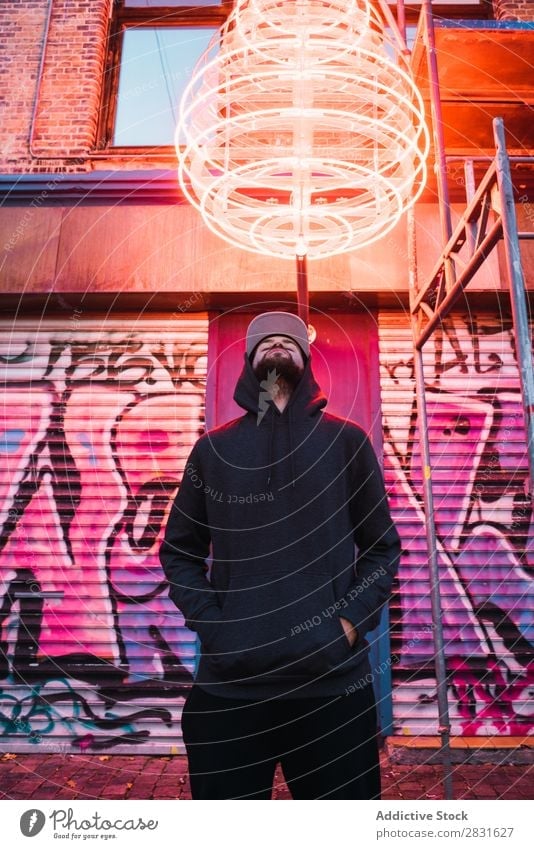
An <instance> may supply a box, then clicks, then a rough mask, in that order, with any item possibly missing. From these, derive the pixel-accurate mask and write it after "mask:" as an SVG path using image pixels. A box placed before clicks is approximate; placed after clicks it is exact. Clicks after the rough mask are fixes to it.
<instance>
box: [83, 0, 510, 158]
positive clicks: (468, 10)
mask: <svg viewBox="0 0 534 849" xmlns="http://www.w3.org/2000/svg"><path fill="white" fill-rule="evenodd" d="M124 3H125V0H114V2H113V9H112V14H111V18H110V26H109V34H108V50H107V57H106V66H105V72H104V81H103V87H102V100H101V108H100V114H99V121H98V128H97V141H96V145H95V152H96V153H101V152H104V153H109V154H112V153H113V154H116V155H124V156H128V155H130V156H131V155H133V154H135V153H139V154H141V155H142V154H145V155H150V154H152V155H157V156H159V157H160V158H161V157H162V156H163V157H164V156H165V155H168V154H170V153H171V152H172V151H174V146H173V145H172V144H169V145H156V146H155V145H142V144H139V145H115V144H113V136H114V132H115V120H116V115H117V104H118V91H119V75H120V70H121V55H122V47H123V41H124V33H125V31H126V30H127V29H130V28H138V27H139V28H147V29H155V28H162V29H165V28H170V27H217V28H218V27H220V26H222V24H223V23H224V22H225V20H226V19H227V17H228V16H229V14H230V12H231V11H232V9H233V7H234V0H222V2H221V4H220V5H219V6H169V5H167V4H165V3H161V4H160V5H158V6H147V7H146V8H143V7H140V6H132V7H126V6H125V5H124ZM388 5H389V7H390V9H391V11H392V12H393V14H394V16H395V17H396V15H395V12H396V2H395V0H389V2H388ZM432 8H433V15H434V17H435V18H447V19H455V18H459V19H464V20H486V19H488V18H490V19H491V18H492V17H493V6H492V0H478V3H472V4H471V3H470V4H468V5H463V4H458V3H457V4H455V3H446V2H445V3H443V4H441V3H439V4H437V3H436V4H433V5H432ZM421 9H422V5H421V0H419V2H418V3H417V4H413V3H412V4H411V3H410V0H406V2H405V17H406V23H407V24H412V25H413V24H416V23H417V22H418V20H419V17H420V14H421ZM154 151H156V152H154Z"/></svg>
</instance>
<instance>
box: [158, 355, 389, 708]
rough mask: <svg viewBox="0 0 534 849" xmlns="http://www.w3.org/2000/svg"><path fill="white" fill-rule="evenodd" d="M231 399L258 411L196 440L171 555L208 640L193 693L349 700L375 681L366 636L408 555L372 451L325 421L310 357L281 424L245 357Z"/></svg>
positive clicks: (172, 572)
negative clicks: (349, 633)
mask: <svg viewBox="0 0 534 849" xmlns="http://www.w3.org/2000/svg"><path fill="white" fill-rule="evenodd" d="M234 398H235V400H236V402H237V403H238V404H239V405H240V406H241V407H243V408H244V409H245V410H246V411H247V412H246V414H245V415H244V416H241V417H240V418H237V419H235V420H233V421H231V422H229V423H228V424H225V425H223V426H222V427H218V428H215V429H214V430H211V431H209V432H207V433H205V434H204V435H203V436H201V437H200V439H199V440H198V441H197V443H196V445H195V446H194V448H193V450H192V452H191V454H190V456H189V459H188V461H187V464H186V468H185V471H184V475H183V479H182V482H181V485H180V488H179V491H178V494H177V496H176V499H175V501H174V504H173V507H172V509H171V513H170V516H169V521H168V524H167V529H166V533H165V540H164V542H163V544H162V546H161V551H160V558H161V563H162V565H163V568H164V571H165V574H166V576H167V579H168V581H169V584H170V590H169V595H170V597H171V599H172V600H173V601H174V603H175V604H176V606H177V607H178V608H179V609H180V610H181V611H182V613H183V615H184V618H185V623H186V625H187V626H188V627H189V628H191V629H193V630H195V631H197V633H198V635H199V637H200V642H201V657H200V663H199V667H198V671H197V676H196V682H197V684H198V685H199V686H201V687H202V688H204V689H205V690H208V691H209V692H211V693H214V694H216V695H220V696H229V697H242V698H269V697H281V698H297V697H303V696H331V695H336V694H343V693H344V692H346V691H349V692H350V691H351V689H352V688H357V687H359V686H360V687H361V686H363V683H364V682H365V681H369V680H370V679H369V677H368V676H369V673H370V666H369V660H368V653H369V645H368V643H367V641H366V640H365V634H366V633H367V632H368V631H370V630H373V629H374V628H376V626H377V625H378V622H379V619H380V613H381V609H382V607H383V605H384V604H385V603H386V602H387V600H388V598H389V595H390V591H391V585H392V581H393V578H394V576H395V573H396V570H397V568H398V561H399V554H400V542H399V537H398V534H397V531H396V530H395V527H394V525H393V523H392V519H391V516H390V513H389V509H388V504H387V500H386V495H385V491H384V484H383V480H382V474H381V471H380V468H379V466H378V463H377V460H376V456H375V453H374V451H373V448H372V446H371V444H370V442H369V440H368V438H367V437H366V435H365V433H364V432H363V431H362V430H361V428H360V427H358V425H356V424H354V423H353V422H351V421H346V420H343V419H341V418H338V417H337V416H333V415H330V414H328V413H324V412H323V407H324V406H325V405H326V403H327V401H326V398H325V396H324V395H323V394H322V392H321V390H320V388H319V386H318V385H317V383H316V381H315V378H314V377H313V373H312V371H311V362H310V360H309V359H308V360H307V362H306V366H305V368H304V373H303V375H302V378H301V380H300V381H299V383H298V385H297V387H296V388H295V390H294V392H293V394H292V395H291V397H290V400H289V402H288V404H287V406H286V408H285V409H284V411H283V412H282V413H281V412H280V411H279V410H278V408H277V407H276V405H275V404H274V403H273V401H272V400H271V398H270V395H269V393H268V392H265V391H263V389H262V387H261V386H260V383H259V381H258V379H257V378H256V376H255V375H254V372H253V370H252V366H251V364H250V362H249V359H248V357H247V356H246V355H245V365H244V368H243V371H242V373H241V375H240V377H239V380H238V382H237V386H236V390H235V394H234ZM210 543H211V546H212V556H213V561H212V564H211V570H210V569H209V567H208V565H207V563H206V560H207V558H208V556H209V553H210ZM355 546H356V547H355ZM340 616H343V617H345V618H346V619H348V620H349V621H350V622H352V623H353V624H354V625H355V626H356V627H357V629H358V634H359V639H358V641H357V642H356V644H355V645H354V646H353V647H351V646H350V643H349V641H348V639H347V637H346V635H345V632H344V630H343V626H342V623H341V622H340V619H339V617H340Z"/></svg>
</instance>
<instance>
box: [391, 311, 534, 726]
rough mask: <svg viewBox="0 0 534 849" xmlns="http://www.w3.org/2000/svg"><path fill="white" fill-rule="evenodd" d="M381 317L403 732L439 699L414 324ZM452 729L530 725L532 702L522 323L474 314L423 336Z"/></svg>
mask: <svg viewBox="0 0 534 849" xmlns="http://www.w3.org/2000/svg"><path fill="white" fill-rule="evenodd" d="M406 324H407V322H406V320H405V317H401V316H399V317H398V318H394V317H393V316H392V315H391V314H389V315H388V314H383V315H382V316H381V318H380V349H381V354H380V360H381V387H382V403H383V422H384V440H385V442H384V455H385V474H386V479H387V485H388V490H389V496H390V501H391V506H392V509H393V513H394V516H395V519H396V521H397V522H398V525H399V530H400V533H401V536H402V541H403V550H404V554H403V558H402V565H401V569H400V574H399V582H398V586H397V590H396V594H395V597H394V600H393V605H392V611H391V615H392V659H393V663H394V665H393V670H392V671H393V715H394V726H395V733H409V734H411V733H413V734H435V733H436V728H437V703H436V692H435V678H434V670H433V653H434V647H433V627H432V617H431V608H430V584H429V578H428V570H427V560H426V555H427V543H426V536H425V528H424V513H423V505H422V464H421V458H420V453H419V444H418V439H419V421H418V416H417V410H416V401H415V382H414V373H413V357H412V346H411V334H410V330H409V327H407V326H406ZM425 381H426V397H427V404H428V426H429V436H430V442H431V455H432V464H431V466H432V483H433V492H434V499H435V505H434V506H435V522H436V530H437V550H438V559H439V568H440V585H441V599H442V608H443V627H444V637H445V644H446V657H447V671H448V694H449V705H450V711H451V720H452V730H453V733H454V734H458V735H474V734H500V735H527V734H529V733H531V731H532V719H533V712H534V701H533V698H532V697H533V695H534V663H533V660H534V652H533V644H534V616H533V613H534V524H533V519H532V502H531V497H530V494H529V484H528V460H527V454H526V444H525V434H524V428H523V414H522V407H521V397H520V393H519V383H518V371H517V362H516V356H515V349H514V335H513V331H512V321H511V318H510V317H509V316H504V317H503V316H497V315H483V314H477V315H472V314H470V315H465V316H457V317H455V318H452V319H450V320H449V321H448V323H447V324H446V325H445V326H444V327H443V329H442V331H441V332H439V333H436V334H435V336H434V338H433V339H432V340H431V341H430V342H429V343H427V345H426V346H425Z"/></svg>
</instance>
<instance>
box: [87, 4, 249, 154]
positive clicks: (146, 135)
mask: <svg viewBox="0 0 534 849" xmlns="http://www.w3.org/2000/svg"><path fill="white" fill-rule="evenodd" d="M232 5H233V2H232V0H219V2H217V0H200V2H196V3H195V2H193V0H188V2H183V1H182V0H173V1H172V2H169V1H168V0H167V2H163V0H151V2H150V0H116V3H115V10H114V16H113V20H112V28H111V34H110V46H109V57H108V68H107V72H106V81H105V86H104V105H103V110H102V120H101V125H100V146H101V147H156V146H157V147H161V146H166V145H173V144H174V134H175V128H176V124H177V121H178V106H179V103H180V98H181V96H182V92H183V90H184V88H185V86H186V84H187V83H188V81H189V79H190V77H191V72H192V70H193V68H194V66H195V63H196V61H197V59H198V58H199V57H200V55H201V54H202V53H203V52H204V50H205V48H206V47H207V45H208V43H209V41H210V40H211V38H212V36H213V35H214V33H215V32H216V31H217V30H218V28H219V27H220V26H221V24H222V23H223V22H224V20H225V19H226V17H227V15H228V14H229V13H230V11H231V8H232Z"/></svg>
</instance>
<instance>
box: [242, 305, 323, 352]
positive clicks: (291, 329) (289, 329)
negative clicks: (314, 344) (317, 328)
mask: <svg viewBox="0 0 534 849" xmlns="http://www.w3.org/2000/svg"><path fill="white" fill-rule="evenodd" d="M266 336H289V338H290V339H293V341H294V342H296V343H297V345H299V347H300V349H301V350H302V353H303V354H304V356H305V357H306V358H308V357H309V356H310V343H309V340H308V328H307V327H306V325H305V324H304V322H303V321H302V319H301V318H299V317H298V316H296V315H293V313H290V312H280V311H275V312H264V313H262V314H261V315H257V316H256V317H255V318H253V319H252V321H251V322H250V324H249V326H248V329H247V356H248V357H250V356H251V354H252V353H253V352H254V349H255V348H256V346H257V345H259V344H260V342H261V341H262V339H265V337H266Z"/></svg>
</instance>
